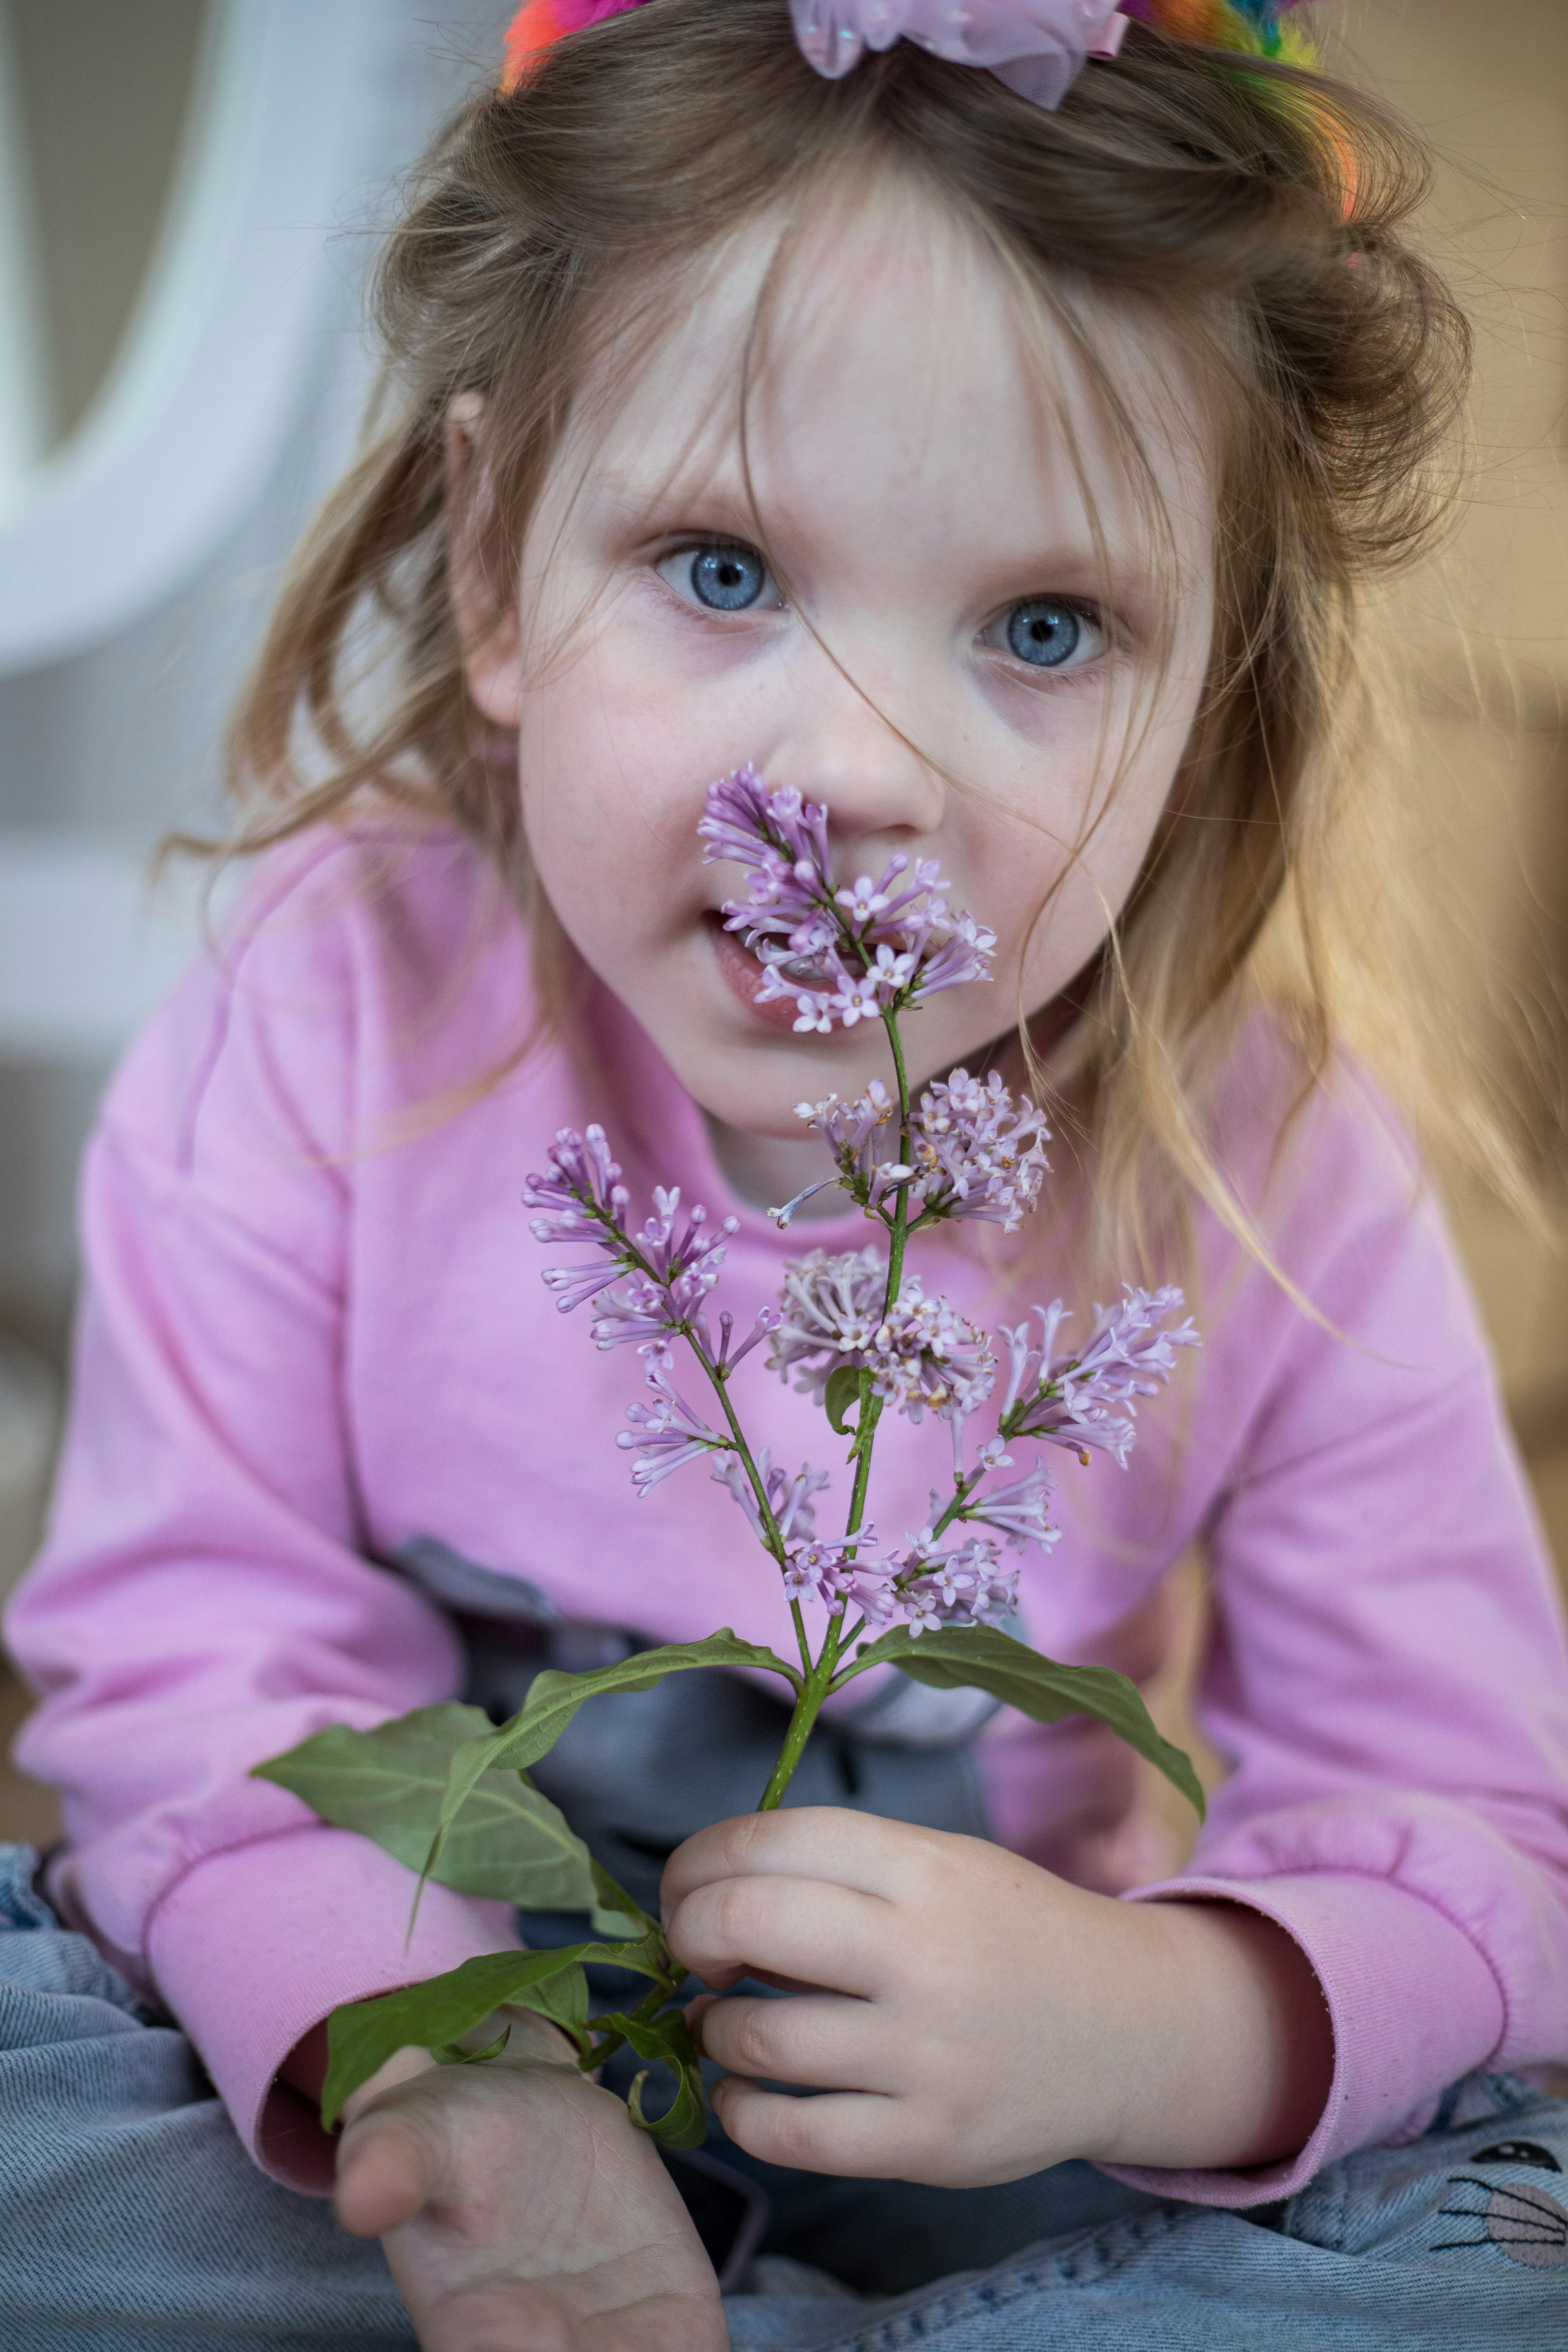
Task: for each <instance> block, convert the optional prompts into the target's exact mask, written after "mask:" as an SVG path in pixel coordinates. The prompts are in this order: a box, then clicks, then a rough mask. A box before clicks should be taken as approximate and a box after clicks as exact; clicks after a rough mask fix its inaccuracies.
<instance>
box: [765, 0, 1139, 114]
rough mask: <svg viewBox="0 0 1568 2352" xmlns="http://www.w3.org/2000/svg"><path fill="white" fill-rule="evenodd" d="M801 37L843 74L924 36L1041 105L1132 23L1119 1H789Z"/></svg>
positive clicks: (823, 62) (809, 54) (825, 64)
mask: <svg viewBox="0 0 1568 2352" xmlns="http://www.w3.org/2000/svg"><path fill="white" fill-rule="evenodd" d="M790 11H791V14H792V15H793V16H794V18H795V38H796V39H797V40H798V41H799V43H800V46H801V51H802V54H803V55H804V56H805V58H806V59H807V61H808V62H809V63H810V64H811V65H814V66H815V67H816V70H817V72H818V73H819V74H824V75H826V78H827V79H828V80H829V81H837V79H838V77H839V75H840V74H847V73H848V72H850V71H851V70H852V69H853V68H855V67H856V66H858V64H859V62H860V59H861V58H862V56H863V55H864V54H865V52H866V50H868V49H890V48H891V47H892V46H893V43H894V42H895V41H918V42H919V44H920V46H921V48H923V49H929V50H930V51H931V55H932V57H936V58H948V59H949V60H950V62H952V64H954V65H965V66H989V68H991V71H992V72H993V73H994V75H995V76H996V78H997V79H998V80H999V81H1004V82H1005V83H1006V85H1007V87H1008V89H1014V90H1016V91H1017V93H1018V95H1019V97H1020V98H1028V99H1032V100H1034V102H1035V104H1036V105H1037V106H1044V107H1050V108H1055V107H1058V106H1059V105H1060V104H1061V102H1062V100H1063V99H1064V98H1065V97H1066V96H1067V94H1068V90H1069V89H1071V88H1072V86H1073V83H1074V82H1075V81H1076V80H1077V79H1078V77H1079V73H1080V72H1081V71H1082V70H1083V66H1084V62H1085V60H1086V59H1087V58H1113V57H1114V56H1115V55H1116V52H1117V50H1118V49H1119V48H1120V47H1121V37H1122V35H1123V34H1124V33H1125V32H1126V30H1127V18H1126V17H1125V16H1122V15H1121V11H1120V9H1119V7H1118V5H1117V0H964V5H955V0H790Z"/></svg>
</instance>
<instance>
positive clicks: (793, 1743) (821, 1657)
mask: <svg viewBox="0 0 1568 2352" xmlns="http://www.w3.org/2000/svg"><path fill="white" fill-rule="evenodd" d="M882 1026H883V1028H884V1029H885V1030H886V1031H887V1033H888V1043H889V1045H890V1046H891V1048H892V1053H893V1070H894V1073H895V1075H896V1076H897V1078H898V1084H899V1157H900V1160H902V1161H903V1162H904V1163H905V1164H906V1165H907V1164H908V1160H909V1148H910V1074H909V1070H908V1068H907V1066H906V1065H905V1062H904V1047H903V1040H902V1039H901V1037H900V1034H899V1016H898V1014H897V1013H895V1012H894V1011H893V1010H892V1008H891V1007H890V1006H889V1007H888V1008H887V1009H886V1010H885V1011H884V1012H883V1014H882ZM909 1236H910V1204H909V1194H908V1192H903V1191H900V1194H899V1199H898V1205H897V1207H896V1208H895V1210H894V1213H893V1218H892V1223H891V1224H890V1226H889V1247H888V1281H887V1287H886V1289H885V1291H884V1292H883V1296H882V1312H883V1314H884V1315H885V1316H886V1315H889V1314H890V1313H891V1312H892V1308H893V1302H894V1301H895V1299H896V1298H897V1297H898V1296H899V1293H900V1290H901V1289H902V1287H903V1279H904V1249H905V1245H906V1244H907V1243H908V1240H909ZM726 1402H727V1401H726ZM881 1417H882V1400H881V1398H880V1397H874V1396H873V1395H872V1394H871V1375H870V1372H869V1370H864V1369H863V1370H862V1371H861V1374H860V1409H859V1414H858V1419H857V1423H856V1436H855V1486H854V1490H853V1492H852V1493H851V1495H850V1497H849V1514H848V1517H847V1519H846V1521H845V1526H844V1532H845V1534H846V1535H847V1536H852V1535H854V1534H855V1533H856V1532H857V1530H858V1528H860V1527H861V1526H863V1525H864V1523H865V1517H866V1496H867V1492H868V1488H869V1486H870V1482H871V1449H872V1447H873V1445H874V1444H875V1443H876V1436H877V1424H878V1423H879V1421H880V1420H881ZM731 1426H732V1427H733V1426H734V1423H733V1419H732V1417H731ZM962 1501H963V1493H961V1494H960V1495H959V1496H958V1497H957V1498H956V1500H955V1502H954V1504H953V1505H952V1507H951V1508H950V1511H949V1514H948V1517H951V1511H952V1509H953V1508H956V1507H957V1506H958V1504H959V1503H961V1502H962ZM942 1524H943V1526H945V1525H946V1524H947V1518H946V1517H944V1519H943V1521H942ZM845 1615H846V1611H845V1610H843V1609H840V1610H839V1612H837V1616H835V1617H833V1618H831V1619H830V1620H829V1622H828V1627H827V1632H826V1634H825V1635H824V1637H823V1643H822V1649H821V1652H820V1653H819V1654H818V1656H817V1657H816V1659H815V1661H813V1660H811V1659H810V1655H809V1646H808V1644H807V1643H806V1638H805V1629H804V1626H803V1625H802V1623H801V1619H800V1611H799V1607H798V1605H797V1606H796V1609H795V1621H796V1630H797V1631H798V1632H799V1633H800V1640H801V1654H802V1657H803V1658H805V1659H806V1660H807V1666H806V1676H805V1687H804V1688H803V1689H802V1691H801V1693H800V1696H798V1698H797V1699H796V1700H795V1711H794V1713H793V1714H792V1715H791V1717H790V1719H789V1727H788V1729H787V1730H786V1731H785V1733H784V1745H783V1747H782V1748H780V1750H779V1759H778V1762H777V1763H776V1764H775V1765H774V1767H773V1773H772V1776H771V1778H770V1779H769V1781H768V1785H767V1787H766V1788H765V1789H764V1790H763V1799H762V1802H761V1804H760V1805H759V1806H758V1807H757V1811H759V1812H760V1813H771V1812H773V1811H775V1810H776V1808H777V1807H778V1806H779V1805H780V1804H782V1802H783V1801H784V1791H785V1790H786V1789H787V1788H788V1787H789V1784H790V1782H791V1780H793V1779H794V1777H795V1767H796V1765H797V1764H798V1763H799V1762H800V1759H801V1757H802V1755H803V1754H804V1753H805V1743H806V1741H807V1740H808V1739H809V1738H810V1737H811V1733H812V1727H813V1726H814V1725H815V1724H816V1718H817V1717H818V1715H819V1714H820V1713H821V1711H822V1703H823V1701H824V1699H826V1697H827V1696H828V1693H829V1692H830V1691H831V1690H832V1689H833V1687H834V1675H835V1673H836V1671H837V1665H838V1661H839V1658H840V1656H841V1655H842V1654H843V1649H844V1642H845V1631H844V1619H845ZM864 1623H865V1620H864V1619H861V1620H860V1622H859V1623H858V1624H857V1625H856V1627H855V1634H858V1633H860V1632H861V1630H862V1628H863V1626H864ZM854 1637H855V1636H854V1634H851V1635H850V1637H849V1638H850V1639H851V1640H853V1639H854Z"/></svg>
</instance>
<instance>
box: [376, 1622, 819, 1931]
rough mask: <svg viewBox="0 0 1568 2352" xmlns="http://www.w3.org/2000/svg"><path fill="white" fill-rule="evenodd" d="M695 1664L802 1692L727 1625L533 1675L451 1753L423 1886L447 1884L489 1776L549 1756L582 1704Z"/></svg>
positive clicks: (643, 1686)
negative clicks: (605, 1661)
mask: <svg viewBox="0 0 1568 2352" xmlns="http://www.w3.org/2000/svg"><path fill="white" fill-rule="evenodd" d="M697 1666H727V1667H729V1668H730V1669H731V1671H732V1670H734V1669H735V1668H737V1667H741V1666H752V1667H762V1668H764V1669H765V1670H766V1671H767V1672H768V1673H769V1674H774V1675H783V1676H784V1680H785V1682H786V1683H788V1684H789V1685H790V1687H791V1689H792V1690H795V1691H797V1692H798V1691H799V1689H800V1687H801V1678H800V1675H799V1674H798V1673H797V1671H796V1670H795V1667H793V1666H787V1665H785V1664H784V1660H783V1659H782V1658H780V1657H776V1656H775V1655H774V1654H773V1651H772V1650H767V1649H763V1648H761V1647H759V1645H758V1644H757V1643H754V1642H742V1640H741V1638H740V1636H739V1635H738V1634H736V1633H731V1631H730V1628H729V1627H728V1626H727V1625H726V1626H723V1627H722V1628H721V1630H720V1632H718V1633H710V1634H709V1636H708V1638H707V1640H706V1641H703V1642H671V1643H667V1644H666V1645H665V1647H664V1648H662V1649H658V1650H641V1651H637V1652H636V1653H635V1654H633V1655H632V1656H631V1657H629V1658H621V1659H619V1660H617V1662H616V1664H615V1665H613V1666H599V1667H596V1668H595V1670H594V1672H593V1673H591V1674H585V1675H562V1674H556V1673H555V1672H553V1670H551V1671H548V1672H546V1673H544V1674H542V1675H538V1676H537V1677H536V1678H535V1680H534V1682H533V1684H532V1685H531V1688H530V1691H529V1694H528V1696H527V1698H526V1700H525V1701H524V1702H523V1705H522V1707H521V1711H520V1712H519V1713H518V1714H517V1715H514V1716H513V1717H512V1719H511V1721H510V1723H503V1724H502V1725H501V1727H500V1730H499V1731H485V1732H482V1733H480V1734H479V1735H478V1736H477V1737H476V1738H471V1739H466V1740H464V1742H463V1743H462V1745H461V1747H459V1748H458V1750H457V1752H456V1753H455V1754H454V1755H453V1757H452V1759H451V1764H450V1767H449V1769H448V1771H447V1787H446V1792H445V1794H444V1796H443V1797H442V1800H441V1804H440V1809H439V1812H438V1815H437V1823H436V1830H435V1834H434V1836H433V1838H432V1840H431V1843H430V1847H429V1851H428V1853H427V1854H426V1857H425V1866H424V1869H423V1871H422V1872H421V1874H420V1882H419V1883H420V1885H421V1886H423V1885H424V1883H425V1881H426V1878H437V1879H439V1880H440V1881H441V1882H442V1883H443V1884H445V1883H446V1870H445V1866H444V1865H445V1858H446V1851H447V1842H448V1840H449V1839H450V1837H451V1836H452V1833H453V1825H454V1824H455V1822H457V1819H458V1814H459V1813H460V1812H461V1811H462V1810H463V1808H464V1806H465V1805H467V1804H468V1801H469V1799H470V1797H471V1795H472V1793H473V1791H474V1790H475V1789H476V1788H478V1787H479V1783H480V1782H481V1781H482V1780H484V1778H485V1775H486V1774H487V1773H488V1772H495V1771H502V1770H511V1771H519V1770H526V1769H527V1768H528V1766H529V1765H530V1764H535V1763H537V1762H538V1760H539V1759H540V1758H541V1757H542V1756H544V1755H548V1753H549V1751H550V1749H551V1748H553V1747H554V1745H555V1743H556V1741H557V1740H558V1739H559V1738H560V1737H561V1735H562V1733H563V1731H564V1730H565V1728H566V1727H567V1725H568V1724H569V1723H570V1722H571V1721H572V1718H573V1717H574V1715H575V1714H576V1712H577V1710H578V1708H579V1707H580V1706H584V1704H585V1703H586V1702H587V1700H589V1699H591V1698H598V1697H600V1696H603V1695H605V1694H606V1693H609V1692H612V1691H642V1690H651V1689H652V1688H653V1687H654V1685H655V1684H656V1683H661V1682H663V1681H664V1679H665V1677H666V1675H679V1674H687V1673H689V1672H690V1671H691V1669H692V1668H694V1667H697Z"/></svg>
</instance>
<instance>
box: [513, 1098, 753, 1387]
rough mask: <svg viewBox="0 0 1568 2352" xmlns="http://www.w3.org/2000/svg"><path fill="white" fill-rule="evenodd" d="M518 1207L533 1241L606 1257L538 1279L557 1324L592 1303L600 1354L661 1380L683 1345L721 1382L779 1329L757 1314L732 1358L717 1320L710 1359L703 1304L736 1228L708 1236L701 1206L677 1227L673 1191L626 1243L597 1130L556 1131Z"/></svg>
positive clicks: (619, 1191)
mask: <svg viewBox="0 0 1568 2352" xmlns="http://www.w3.org/2000/svg"><path fill="white" fill-rule="evenodd" d="M522 1197H523V1203H524V1205H525V1207H527V1208H531V1209H539V1210H541V1211H542V1212H543V1213H542V1215H540V1216H537V1217H535V1218H533V1219H532V1220H531V1230H532V1233H533V1235H534V1238H535V1240H537V1241H542V1242H571V1243H576V1244H582V1243H588V1244H592V1245H593V1246H594V1247H595V1248H597V1249H599V1250H602V1251H603V1252H604V1261H602V1262H600V1263H598V1264H595V1263H593V1262H592V1261H590V1262H589V1264H588V1265H555V1266H550V1267H549V1268H547V1269H546V1272H545V1275H544V1282H545V1286H546V1287H547V1288H548V1289H550V1290H552V1291H553V1292H554V1293H555V1303H556V1306H557V1307H558V1308H559V1310H560V1312H561V1313H562V1314H563V1315H569V1314H570V1313H571V1311H572V1309H573V1307H581V1306H582V1305H583V1303H584V1300H586V1299H590V1298H593V1299H596V1300H597V1302H598V1310H599V1311H598V1319H597V1320H596V1321H595V1324H594V1325H593V1327H592V1328H593V1335H594V1338H595V1340H596V1341H597V1343H598V1345H599V1346H600V1347H601V1348H620V1347H635V1348H637V1349H638V1350H639V1352H640V1353H642V1354H643V1355H645V1356H647V1357H649V1358H650V1359H651V1360H653V1362H654V1364H655V1367H656V1369H658V1368H662V1369H663V1370H668V1368H669V1362H670V1356H669V1344H670V1341H671V1339H675V1338H677V1337H689V1338H690V1339H692V1340H693V1343H694V1344H695V1346H696V1347H697V1349H698V1352H699V1354H700V1356H701V1358H702V1359H703V1360H704V1361H705V1362H708V1363H712V1364H714V1365H716V1366H717V1367H718V1368H720V1369H721V1370H722V1371H724V1372H728V1371H730V1370H733V1368H734V1366H735V1365H737V1364H738V1363H739V1362H740V1361H741V1360H742V1357H743V1356H746V1355H748V1354H749V1353H750V1352H751V1350H752V1349H753V1348H754V1347H756V1346H757V1345H758V1343H759V1342H760V1341H761V1340H763V1339H765V1338H766V1337H767V1334H768V1333H769V1332H770V1331H771V1330H772V1329H773V1327H774V1325H775V1324H776V1323H777V1321H778V1319H779V1318H778V1315H777V1312H776V1310H775V1309H774V1308H773V1307H764V1308H763V1312H762V1313H761V1314H760V1315H759V1316H758V1317H757V1319H756V1321H755V1323H754V1324H753V1325H752V1329H751V1331H750V1333H749V1334H748V1336H747V1337H746V1339H743V1340H742V1343H741V1345H740V1346H739V1347H738V1348H731V1338H732V1336H733V1331H732V1318H731V1317H730V1316H728V1315H724V1316H721V1318H720V1326H721V1335H722V1336H721V1342H720V1345H719V1348H718V1349H716V1350H715V1349H714V1346H713V1340H712V1334H711V1333H710V1330H709V1328H708V1325H707V1322H706V1319H705V1318H704V1316H703V1312H702V1307H703V1302H704V1300H705V1299H706V1298H707V1297H708V1294H709V1293H710V1290H711V1289H712V1288H713V1286H714V1284H715V1283H716V1282H717V1281H718V1279H719V1272H720V1268H721V1266H722V1265H723V1263H724V1250H725V1244H726V1243H727V1242H728V1240H729V1238H730V1235H731V1234H732V1233H733V1232H734V1231H735V1229H736V1226H737V1225H738V1224H739V1223H740V1220H739V1218H737V1217H726V1218H725V1219H724V1220H723V1222H722V1223H721V1224H719V1225H717V1226H710V1224H709V1222H708V1212H707V1210H706V1209H705V1208H703V1207H702V1205H701V1203H700V1202H698V1203H697V1204H695V1205H694V1206H693V1208H692V1209H691V1211H690V1213H689V1215H688V1216H687V1218H686V1221H685V1224H684V1226H682V1224H681V1221H680V1193H679V1188H676V1189H673V1190H670V1191H668V1192H667V1191H666V1190H665V1189H664V1188H663V1187H662V1186H658V1185H656V1186H655V1188H654V1196H653V1199H654V1214H653V1215H652V1216H651V1217H649V1218H648V1219H647V1223H645V1224H644V1226H643V1228H642V1231H641V1232H640V1233H637V1234H631V1233H628V1232H627V1230H626V1211H627V1209H628V1207H629V1206H630V1203H631V1195H630V1193H629V1192H627V1190H626V1186H625V1184H623V1183H622V1181H621V1170H620V1166H619V1163H618V1162H617V1161H616V1160H612V1159H611V1157H610V1150H609V1145H608V1143H607V1142H606V1141H605V1130H604V1129H603V1128H602V1127H590V1128H589V1129H587V1131H586V1133H585V1134H583V1135H579V1134H578V1133H577V1131H576V1129H574V1128H570V1127H563V1129H561V1131H560V1133H559V1134H558V1135H557V1136H556V1139H555V1140H554V1142H553V1143H552V1146H551V1148H550V1169H549V1172H548V1173H547V1174H546V1175H543V1176H530V1177H529V1178H528V1180H527V1181H526V1183H525V1184H524V1186H523V1192H522Z"/></svg>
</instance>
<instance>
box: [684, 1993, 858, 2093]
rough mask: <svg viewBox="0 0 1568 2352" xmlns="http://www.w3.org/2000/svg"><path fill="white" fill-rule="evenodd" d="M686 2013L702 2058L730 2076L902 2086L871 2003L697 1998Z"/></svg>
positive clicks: (843, 2086)
mask: <svg viewBox="0 0 1568 2352" xmlns="http://www.w3.org/2000/svg"><path fill="white" fill-rule="evenodd" d="M686 2017H687V2022H688V2024H689V2025H690V2026H691V2027H693V2029H694V2031H695V2032H696V2035H697V2038H698V2041H699V2043H700V2048H701V2051H702V2054H703V2056H704V2057H705V2058H711V2059H712V2060H713V2062H714V2063H715V2064H716V2065H719V2066H722V2067H723V2068H724V2069H725V2071H726V2072H727V2073H729V2074H742V2075H747V2076H752V2077H755V2078H758V2079H761V2080H763V2081H765V2082H773V2083H798V2084H801V2085H802V2087H803V2088H805V2089H809V2090H824V2091H877V2092H888V2093H890V2092H892V2091H894V2090H896V2089H897V2087H898V2053H897V2051H896V2050H893V2049H889V2048H888V2047H886V2046H885V2045H886V2043H887V2040H888V2035H887V2021H886V2018H885V2016H884V2015H883V2012H882V2011H879V2009H877V2008H876V2007H875V2006H874V2005H873V2004H872V2003H870V2002H868V2001H860V2000H843V1999H841V1998H840V1996H839V1995H837V1993H800V1994H797V1995H795V1997H794V1998H793V1999H791V2000H757V1999H755V1998H746V1999H743V2000H700V2001H693V2002H692V2004H691V2006H690V2008H689V2009H688V2011H687V2012H686Z"/></svg>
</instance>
